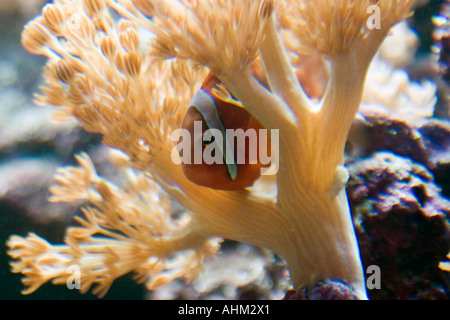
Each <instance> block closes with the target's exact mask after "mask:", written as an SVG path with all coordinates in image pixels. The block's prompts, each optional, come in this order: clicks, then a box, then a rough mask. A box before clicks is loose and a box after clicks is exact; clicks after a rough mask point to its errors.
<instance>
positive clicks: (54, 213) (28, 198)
mask: <svg viewBox="0 0 450 320" xmlns="http://www.w3.org/2000/svg"><path fill="white" fill-rule="evenodd" d="M59 165H60V163H59V162H57V161H56V160H55V159H49V158H45V157H42V158H31V157H30V158H23V159H13V160H10V161H5V162H3V163H0V211H1V212H2V216H3V217H4V218H5V219H6V218H7V215H14V216H16V217H14V218H15V219H19V220H23V221H22V225H32V224H38V225H46V224H49V223H54V222H60V223H62V222H65V223H66V224H67V223H68V222H69V221H70V219H71V217H72V215H73V214H74V213H75V209H76V208H77V207H78V206H75V205H74V204H60V203H51V202H49V201H48V196H49V191H48V187H49V186H50V185H51V184H52V183H53V174H54V172H55V170H56V169H57V168H58V166H59ZM2 221H3V220H2ZM1 226H2V224H0V229H3V228H1ZM0 231H1V230H0ZM8 231H11V230H8Z"/></svg>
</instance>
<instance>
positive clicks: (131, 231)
mask: <svg viewBox="0 0 450 320" xmlns="http://www.w3.org/2000/svg"><path fill="white" fill-rule="evenodd" d="M412 2H413V1H411V0H403V1H400V0H383V1H379V2H377V5H378V8H379V9H380V11H379V12H380V16H379V18H380V21H379V23H380V26H381V28H380V29H370V28H368V27H367V20H368V18H369V16H370V13H368V7H369V6H371V5H374V3H373V1H368V0H339V1H338V0H317V1H306V0H305V1H298V0H286V1H281V0H280V1H275V0H273V1H270V0H254V1H242V0H196V1H193V0H192V1H191V0H170V1H167V0H164V1H163V0H134V1H130V0H79V1H73V0H71V1H69V0H55V1H54V4H52V5H47V6H46V7H45V8H44V10H43V14H42V16H40V17H38V18H36V19H35V20H34V21H32V22H30V23H29V24H28V25H27V26H26V28H25V31H24V34H23V43H24V45H25V47H26V48H27V49H28V50H29V51H31V52H33V53H37V54H44V55H46V56H47V57H48V58H49V62H48V65H47V68H46V71H45V78H46V86H45V88H43V95H41V96H39V97H38V101H39V102H40V103H41V104H44V105H45V104H52V105H57V106H60V107H61V108H60V110H61V112H60V114H59V115H60V116H67V115H74V116H76V117H77V118H78V119H79V120H80V122H81V123H82V124H83V126H84V127H85V128H86V129H87V130H89V131H93V132H100V133H102V134H103V135H104V139H105V140H104V141H105V143H107V144H108V145H110V146H112V147H114V148H117V149H120V150H122V151H123V152H124V153H125V154H126V155H127V157H128V158H127V159H128V160H127V161H128V162H127V164H128V165H129V166H131V167H133V168H135V169H138V170H141V171H143V172H145V176H144V177H143V178H142V179H148V180H151V181H152V183H154V182H156V183H157V184H159V185H160V186H161V187H162V189H163V190H164V191H165V192H166V193H167V194H169V195H170V196H171V197H173V198H174V199H176V200H177V201H178V202H179V203H181V204H182V205H183V206H184V207H185V208H186V209H187V211H188V217H190V219H189V220H188V221H185V220H182V221H178V219H177V218H176V217H172V216H171V213H170V208H168V207H165V208H164V210H163V211H164V212H165V214H163V213H162V212H161V200H159V199H153V198H149V199H153V200H152V201H146V202H145V203H146V205H145V206H143V205H142V204H141V205H139V206H137V205H136V203H139V201H138V200H139V197H135V196H133V193H132V192H131V193H130V192H128V193H123V192H121V191H120V190H118V189H116V188H113V187H112V186H111V185H110V184H108V183H106V182H102V181H101V180H99V178H98V177H96V176H95V175H93V174H87V173H88V172H91V173H92V172H93V170H92V168H91V169H89V170H86V168H87V167H89V166H87V165H86V164H87V159H86V158H85V157H82V158H80V159H84V160H83V161H81V164H82V167H83V168H84V173H82V174H81V173H76V172H78V171H73V170H68V171H64V172H62V175H61V177H60V178H59V182H60V185H61V187H60V188H56V189H54V193H55V196H56V197H57V198H56V199H57V200H64V201H65V200H72V199H74V198H77V197H79V196H80V195H81V194H82V195H83V197H84V198H86V197H87V199H88V200H89V201H90V202H91V204H92V207H89V208H88V209H86V210H85V214H86V218H85V219H84V220H80V221H81V223H82V227H81V229H80V228H78V229H69V231H68V236H67V240H66V244H67V245H66V246H51V245H49V244H47V243H45V242H43V240H41V239H39V238H37V237H36V236H35V235H31V236H30V237H28V238H26V239H23V238H18V237H13V238H11V240H10V242H9V245H10V247H11V249H12V250H11V255H12V256H13V257H14V258H16V259H19V262H17V263H16V264H15V265H14V271H15V272H23V273H24V274H25V275H26V276H27V278H26V280H25V284H26V285H27V286H29V289H28V291H27V292H31V291H34V290H35V289H37V287H38V286H39V285H41V284H42V283H44V282H46V281H48V280H50V279H52V278H54V279H56V282H61V280H60V279H65V278H64V270H63V268H62V267H61V266H67V265H69V264H71V263H76V264H80V265H81V268H82V270H83V272H84V273H85V277H86V278H85V279H87V280H86V282H87V284H85V287H83V288H84V290H87V289H88V288H89V287H90V285H91V284H93V283H98V284H99V285H100V287H99V289H98V290H99V292H100V293H102V294H104V292H105V291H106V290H107V288H108V286H109V284H110V283H111V281H112V280H114V279H115V278H116V277H118V276H120V275H122V274H124V273H125V272H130V271H133V270H135V271H138V274H141V275H142V274H145V273H147V274H149V275H153V277H152V276H150V278H153V279H155V277H156V278H157V279H166V280H167V281H169V280H170V279H172V278H174V277H177V276H179V277H183V276H187V274H188V273H189V272H186V270H189V271H191V270H192V269H196V270H197V269H198V264H195V265H194V267H191V268H189V266H192V264H191V263H189V262H186V263H184V264H183V262H178V263H177V264H176V267H175V266H173V265H170V263H169V262H168V261H167V260H166V258H167V257H168V256H170V255H172V254H175V253H176V252H189V250H194V252H197V254H198V255H200V257H204V256H206V255H208V254H210V253H211V250H210V249H208V248H210V245H208V243H210V242H209V241H210V239H211V238H213V237H214V236H220V237H224V238H227V239H232V240H236V241H242V242H247V243H251V244H254V245H257V246H262V247H265V248H269V249H271V250H273V251H274V252H276V253H278V254H279V255H281V256H282V257H283V258H284V259H286V261H287V264H288V267H289V270H290V273H291V278H292V283H293V285H294V287H295V288H297V287H299V286H308V285H312V284H313V283H314V282H316V281H319V280H325V279H339V280H342V281H345V282H347V283H348V284H349V285H350V286H351V287H352V288H353V289H354V291H355V293H356V294H357V296H358V297H359V298H361V299H365V298H366V291H365V283H364V274H363V270H362V265H361V260H360V256H359V250H358V245H357V241H356V237H355V233H354V230H353V225H352V219H351V215H350V212H349V207H348V202H347V198H346V193H345V184H346V181H347V178H348V173H347V171H346V169H345V168H344V167H343V153H344V145H345V141H346V137H347V133H348V130H349V128H350V124H351V122H352V120H353V117H354V115H355V113H356V111H357V109H358V107H359V103H360V101H361V96H362V90H363V87H364V81H365V75H366V72H367V68H368V66H369V63H370V61H371V60H372V58H373V56H374V55H375V53H376V51H377V49H378V46H379V45H380V43H381V41H382V40H383V39H384V38H385V36H386V35H387V34H388V32H389V30H390V28H391V26H392V25H394V24H395V23H396V22H398V21H400V20H402V19H403V18H405V17H406V16H407V15H408V14H409V10H410V7H411V5H412ZM111 8H113V9H114V10H116V11H117V12H119V13H120V14H121V15H122V17H124V18H123V19H122V20H120V21H118V22H113V19H112V17H111V15H110V13H109V11H110V10H111ZM139 26H140V27H141V28H143V29H146V30H147V31H149V32H150V38H151V40H150V46H149V50H147V49H143V50H142V49H140V48H141V47H142V46H143V45H144V46H145V45H146V44H145V43H141V39H140V35H139V34H140V29H139ZM281 28H285V29H286V30H285V31H286V32H287V33H289V35H290V37H286V38H284V37H283V36H282V33H281ZM289 39H296V42H295V44H294V43H286V41H289ZM286 48H289V49H290V50H296V54H303V55H305V54H311V53H316V54H317V53H318V54H320V55H322V56H323V57H324V58H326V59H328V60H329V62H330V80H329V84H328V89H327V91H326V93H325V95H324V97H323V98H322V100H321V101H320V102H319V103H318V104H316V103H313V102H312V101H311V100H310V99H309V98H308V96H307V95H306V93H305V92H304V90H303V88H302V84H301V83H299V82H298V80H297V77H296V75H295V70H294V69H293V67H292V65H291V62H290V59H289V57H290V52H288V51H287V49H286ZM258 56H259V57H260V59H261V60H262V62H263V64H264V67H265V72H266V76H267V78H268V80H269V83H270V88H271V90H270V91H269V90H268V89H266V88H264V87H262V86H261V85H260V84H259V82H257V81H256V80H255V78H254V77H253V75H252V73H251V72H250V70H249V67H250V65H251V63H252V62H253V61H254V59H256V58H257V57H258ZM171 58H173V59H172V60H169V61H162V60H165V59H171ZM204 67H206V68H208V69H209V70H211V71H212V72H213V73H214V74H215V75H216V76H218V77H219V78H220V80H221V81H222V82H223V83H224V84H225V86H226V87H227V89H229V90H230V91H231V93H232V94H233V95H234V96H235V97H236V98H237V99H239V100H240V102H241V103H242V104H243V106H244V107H245V108H246V109H247V110H248V111H249V112H251V113H252V114H253V115H254V116H255V117H256V118H257V119H258V120H259V121H260V122H261V123H262V124H263V125H264V126H265V127H266V128H268V129H278V130H279V132H280V142H279V151H280V159H279V171H278V174H277V181H276V183H277V195H276V197H274V198H270V197H264V196H262V195H260V194H259V193H257V192H253V190H252V189H248V190H241V191H233V192H230V191H217V190H211V189H207V188H204V187H200V186H197V185H195V184H193V183H192V182H190V181H189V180H187V179H186V178H185V176H184V175H183V172H182V170H181V167H180V166H178V165H176V164H174V163H173V162H172V160H171V155H172V152H171V151H172V148H173V142H171V140H170V135H171V133H172V132H173V130H175V129H176V128H178V127H179V126H180V124H181V120H182V117H183V115H184V113H185V112H186V108H187V106H188V102H189V100H190V99H191V98H192V96H193V94H194V93H195V92H196V90H197V89H198V88H199V85H200V84H201V81H202V77H204V76H205V69H204ZM75 173H76V174H75ZM77 181H78V183H77ZM148 183H150V182H148ZM130 210H131V211H130ZM115 222H120V223H119V224H116V223H115ZM74 230H75V231H74ZM96 234H99V235H101V237H100V238H98V237H97V236H96ZM86 244H87V245H86ZM36 247H37V248H38V250H37V249H36ZM90 248H95V249H94V250H90ZM49 252H50V253H52V257H53V258H52V259H46V258H45V257H46V254H47V253H49ZM186 259H187V260H186V261H189V256H187V257H186ZM102 261H103V265H102V267H100V264H101V262H102ZM196 261H200V262H201V259H199V260H196ZM156 262H157V263H156ZM155 263H156V264H155ZM164 263H167V264H166V266H164ZM48 270H51V271H49V272H46V271H48ZM55 270H56V271H55ZM164 270H166V271H168V270H177V271H176V272H175V271H174V272H172V273H170V272H168V273H169V274H170V275H171V276H165V273H164V272H163V271H164ZM183 270H184V271H185V272H183ZM66 277H67V276H66ZM156 282H158V283H166V281H162V280H160V281H156ZM149 286H150V287H152V285H149Z"/></svg>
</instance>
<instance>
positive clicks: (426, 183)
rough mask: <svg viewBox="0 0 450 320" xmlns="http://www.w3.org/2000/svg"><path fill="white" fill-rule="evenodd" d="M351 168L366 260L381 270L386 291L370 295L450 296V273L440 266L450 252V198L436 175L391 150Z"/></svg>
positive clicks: (351, 190)
mask: <svg viewBox="0 0 450 320" xmlns="http://www.w3.org/2000/svg"><path fill="white" fill-rule="evenodd" d="M349 171H350V173H351V177H350V181H349V185H348V188H347V191H348V195H349V200H350V204H351V207H352V213H353V218H354V221H355V228H356V232H357V235H358V239H359V244H360V249H361V256H362V260H363V263H364V265H365V266H368V265H377V266H379V267H380V269H381V289H380V290H370V291H369V296H370V298H371V299H446V298H448V296H449V292H450V290H449V289H450V285H449V281H448V275H447V274H446V273H445V272H443V271H441V270H440V269H439V268H438V265H439V261H441V260H445V257H446V254H447V253H448V252H449V250H450V229H449V221H448V217H449V214H450V202H449V201H448V200H447V199H445V198H444V197H442V195H441V193H440V189H439V188H438V187H437V186H436V185H435V183H434V182H433V176H432V174H431V173H430V172H429V171H428V170H427V168H425V167H424V166H422V165H420V164H417V163H415V162H414V161H412V160H410V159H407V158H403V157H400V156H397V155H394V154H392V153H388V152H379V153H376V154H374V156H373V157H371V158H368V159H363V160H360V161H356V162H354V163H349Z"/></svg>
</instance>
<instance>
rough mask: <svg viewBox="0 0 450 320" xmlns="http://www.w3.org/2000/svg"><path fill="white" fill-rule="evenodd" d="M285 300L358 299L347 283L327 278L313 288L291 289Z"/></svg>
mask: <svg viewBox="0 0 450 320" xmlns="http://www.w3.org/2000/svg"><path fill="white" fill-rule="evenodd" d="M283 300H357V297H356V295H355V293H354V292H353V291H352V289H351V288H350V287H349V286H348V285H347V284H345V283H343V282H341V281H337V280H327V281H321V282H318V283H315V284H314V285H313V286H312V288H306V287H305V288H301V289H299V290H298V291H294V290H290V291H288V292H287V293H286V296H285V297H284V299H283Z"/></svg>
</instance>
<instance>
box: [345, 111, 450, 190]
mask: <svg viewBox="0 0 450 320" xmlns="http://www.w3.org/2000/svg"><path fill="white" fill-rule="evenodd" d="M359 116H360V117H359V118H358V119H357V120H356V121H355V122H354V125H353V127H352V129H351V132H350V136H349V142H348V150H347V151H348V153H349V154H352V155H353V156H367V155H370V153H371V152H374V151H383V150H389V151H392V152H393V153H395V154H398V155H400V156H404V157H408V158H410V159H412V160H414V161H415V162H418V163H420V164H423V165H424V166H425V167H426V168H427V169H428V170H430V171H431V173H432V174H433V175H434V177H435V182H436V183H437V184H438V185H439V186H440V187H441V188H442V193H443V194H444V195H445V196H447V197H449V196H450V121H447V120H443V119H435V118H430V119H424V120H423V121H422V124H421V125H420V126H418V127H415V126H413V125H411V124H409V123H407V122H405V121H403V120H400V119H393V118H389V117H387V116H381V115H379V114H376V113H374V114H369V113H366V114H364V115H362V114H360V115H359Z"/></svg>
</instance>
